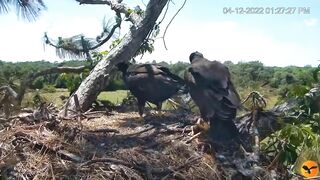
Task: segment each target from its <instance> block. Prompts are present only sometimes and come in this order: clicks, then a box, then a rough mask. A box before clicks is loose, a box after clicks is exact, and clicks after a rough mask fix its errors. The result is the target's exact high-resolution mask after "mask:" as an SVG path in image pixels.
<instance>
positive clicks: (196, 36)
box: [0, 0, 320, 66]
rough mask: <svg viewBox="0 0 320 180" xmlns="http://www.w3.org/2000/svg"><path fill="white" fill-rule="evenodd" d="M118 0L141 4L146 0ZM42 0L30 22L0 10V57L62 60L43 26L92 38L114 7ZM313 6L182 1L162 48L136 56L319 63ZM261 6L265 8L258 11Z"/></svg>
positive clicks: (291, 0)
mask: <svg viewBox="0 0 320 180" xmlns="http://www.w3.org/2000/svg"><path fill="white" fill-rule="evenodd" d="M123 2H124V3H127V4H128V5H129V6H131V7H134V6H136V5H140V7H141V8H142V9H144V8H145V6H144V4H146V3H147V0H130V1H129V0H124V1H123ZM45 3H46V5H47V10H46V11H44V12H42V14H41V16H40V17H39V19H38V20H37V21H35V22H31V23H30V22H29V23H28V22H25V21H23V20H21V19H18V18H17V16H16V14H15V12H14V11H12V12H10V13H8V14H4V15H0V24H1V28H0V60H4V61H13V62H17V61H36V60H47V61H51V62H53V61H58V62H61V61H63V59H59V58H58V57H57V56H56V54H55V50H54V48H52V47H49V46H44V45H43V40H42V37H43V34H44V32H47V33H48V35H49V37H51V38H53V39H56V38H57V37H59V36H61V37H70V36H73V35H76V34H84V35H85V36H87V37H93V38H95V37H96V36H97V35H98V34H99V33H100V32H101V30H102V22H103V19H104V18H105V19H110V18H113V16H114V12H113V11H111V10H110V8H109V7H108V6H103V5H81V6H80V5H79V4H78V3H77V2H76V1H74V0H63V1H62V0H59V1H49V0H46V1H45ZM182 3H183V0H173V1H171V2H170V4H169V10H168V13H167V14H166V17H165V20H164V21H163V22H162V24H161V26H160V29H161V31H160V34H159V37H162V34H163V31H164V29H165V28H166V26H167V24H168V22H169V21H170V19H171V18H172V17H173V15H174V14H175V13H176V12H177V10H178V9H179V8H180V6H181V5H182ZM319 7H320V1H316V0H265V1H261V0H214V1H212V0H201V1H196V0H187V2H186V5H185V7H184V8H183V9H182V11H181V12H180V13H179V14H178V16H177V17H176V18H175V19H174V20H173V22H172V24H171V25H170V26H169V27H168V30H167V33H166V36H165V41H166V44H167V48H168V49H165V47H164V45H163V41H162V39H161V38H158V39H157V40H156V42H155V51H154V52H153V53H152V54H145V55H144V56H143V57H142V58H141V57H138V58H136V60H137V61H138V62H147V61H153V60H156V61H157V62H160V61H165V62H168V63H170V62H171V63H174V62H177V61H184V62H188V61H189V60H188V57H189V55H190V53H192V52H194V51H199V52H201V53H203V54H204V56H205V57H206V58H208V59H210V60H219V61H222V62H223V61H232V62H234V63H237V62H239V61H244V62H247V61H260V62H262V63H264V64H265V65H267V66H289V65H295V66H305V65H312V66H317V65H318V64H319V63H320V61H318V60H320V51H319V47H320V35H319V34H320V22H319V21H320V8H319ZM250 8H251V9H254V11H255V12H254V13H255V14H246V13H242V14H241V10H242V9H244V10H246V9H250ZM231 11H233V12H231ZM262 11H263V12H264V14H257V13H261V12H262ZM242 12H243V11H242ZM267 12H269V13H268V14H267ZM272 12H273V13H272ZM275 13H278V14H275ZM285 13H288V14H285ZM162 16H163V14H162V15H161V16H160V17H162ZM128 27H129V24H124V25H123V27H122V28H121V30H120V32H119V36H123V35H124V34H125V33H126V31H127V30H128ZM107 48H108V47H107V46H104V47H102V48H101V49H100V50H105V49H107Z"/></svg>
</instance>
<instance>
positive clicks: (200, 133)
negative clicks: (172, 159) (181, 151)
mask: <svg viewBox="0 0 320 180" xmlns="http://www.w3.org/2000/svg"><path fill="white" fill-rule="evenodd" d="M202 134H203V132H198V133H197V134H195V135H194V136H192V137H191V138H190V139H188V140H187V141H186V143H187V144H188V143H190V142H191V141H192V140H194V139H195V138H197V137H199V136H201V135H202Z"/></svg>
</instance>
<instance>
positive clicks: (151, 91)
mask: <svg viewBox="0 0 320 180" xmlns="http://www.w3.org/2000/svg"><path fill="white" fill-rule="evenodd" d="M117 67H118V69H119V70H120V71H121V72H122V75H123V78H124V82H125V84H126V86H127V88H128V89H129V90H130V92H131V93H132V94H133V95H134V96H135V97H136V98H137V100H138V109H139V115H140V116H142V115H143V109H144V106H145V103H146V102H150V103H153V104H155V105H156V106H157V110H158V111H160V110H161V106H162V102H163V101H165V100H166V99H168V98H170V97H171V96H173V95H174V94H177V93H178V92H184V91H185V90H186V87H185V82H184V80H183V79H182V78H180V77H179V76H177V75H175V74H173V73H171V72H170V71H169V69H168V68H166V67H163V66H161V65H156V64H141V65H137V66H131V67H129V65H128V64H127V63H119V64H118V65H117Z"/></svg>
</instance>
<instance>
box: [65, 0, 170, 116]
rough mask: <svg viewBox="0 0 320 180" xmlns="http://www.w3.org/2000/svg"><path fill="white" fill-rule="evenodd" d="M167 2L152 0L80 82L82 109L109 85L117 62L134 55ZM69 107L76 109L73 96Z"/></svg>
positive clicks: (87, 107) (79, 90) (79, 94)
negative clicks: (105, 55) (117, 42)
mask: <svg viewBox="0 0 320 180" xmlns="http://www.w3.org/2000/svg"><path fill="white" fill-rule="evenodd" d="M167 2H168V0H150V1H149V3H148V5H147V8H146V11H145V15H144V16H143V17H142V18H140V19H138V20H136V22H137V23H135V24H134V25H133V26H132V27H131V28H130V31H129V32H128V33H127V34H126V35H125V36H124V38H123V39H122V41H121V43H120V44H119V45H118V46H117V47H116V48H114V49H113V50H112V51H110V53H109V54H108V56H107V58H106V59H105V60H102V61H100V62H99V63H98V64H97V65H96V66H95V67H94V69H93V70H92V71H91V72H90V74H89V76H88V77H87V78H86V79H85V80H84V81H83V82H82V83H81V84H80V86H79V88H78V90H77V91H76V92H75V94H77V96H78V98H79V103H80V107H81V110H82V111H86V110H88V109H89V108H90V106H91V104H92V102H93V101H95V100H96V98H97V96H98V95H99V93H100V92H101V91H102V90H103V89H104V88H105V87H106V86H107V85H108V83H109V80H110V78H111V75H112V70H113V69H114V67H115V64H117V63H119V62H128V61H129V60H130V59H131V58H132V57H133V56H134V54H135V53H136V52H137V50H138V49H139V47H140V45H141V44H142V43H143V41H144V39H145V38H146V37H147V35H148V34H149V32H150V31H151V30H152V29H153V27H154V25H155V23H156V20H157V19H158V17H159V15H160V14H161V11H162V9H163V8H164V6H165V5H166V4H167ZM68 109H71V110H73V111H75V110H76V106H75V103H74V100H73V98H71V99H70V102H69V107H68ZM70 112H71V111H70ZM60 114H61V115H62V114H63V112H62V111H61V113H60Z"/></svg>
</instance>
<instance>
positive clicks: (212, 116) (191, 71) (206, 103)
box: [184, 52, 241, 141]
mask: <svg viewBox="0 0 320 180" xmlns="http://www.w3.org/2000/svg"><path fill="white" fill-rule="evenodd" d="M189 59H190V62H191V66H190V67H189V68H188V69H187V70H186V71H185V75H184V78H185V82H186V84H187V86H188V88H189V93H190V95H191V97H192V99H193V101H194V102H195V104H196V105H197V106H198V107H199V110H200V114H201V118H202V119H203V120H205V121H207V122H209V124H210V128H209V136H210V139H211V140H213V141H224V140H230V139H233V138H234V137H235V136H236V135H237V134H238V130H237V128H236V126H235V124H234V122H233V120H234V119H235V117H236V113H237V108H239V106H240V104H241V102H240V97H239V94H238V93H237V91H236V89H235V87H234V85H233V83H232V82H231V80H230V78H231V77H230V72H229V70H228V68H227V67H226V66H225V65H223V64H222V63H220V62H218V61H209V60H208V59H206V58H204V57H203V54H201V53H199V52H193V53H191V55H190V57H189Z"/></svg>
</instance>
